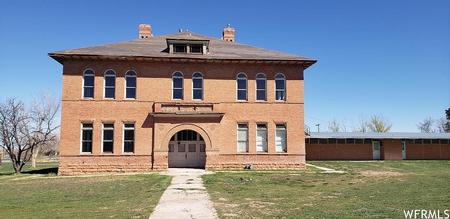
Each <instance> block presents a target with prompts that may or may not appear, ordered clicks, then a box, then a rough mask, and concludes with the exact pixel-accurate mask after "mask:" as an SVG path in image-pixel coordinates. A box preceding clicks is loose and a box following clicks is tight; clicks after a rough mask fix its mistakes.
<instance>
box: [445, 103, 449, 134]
mask: <svg viewBox="0 0 450 219" xmlns="http://www.w3.org/2000/svg"><path fill="white" fill-rule="evenodd" d="M445 117H446V118H447V122H446V123H445V125H444V132H450V108H448V109H446V110H445Z"/></svg>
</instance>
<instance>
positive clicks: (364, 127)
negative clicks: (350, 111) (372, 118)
mask: <svg viewBox="0 0 450 219" xmlns="http://www.w3.org/2000/svg"><path fill="white" fill-rule="evenodd" d="M368 127H369V122H367V121H366V120H364V119H361V120H359V124H358V127H356V128H355V131H356V132H367V131H368V129H369V128H368Z"/></svg>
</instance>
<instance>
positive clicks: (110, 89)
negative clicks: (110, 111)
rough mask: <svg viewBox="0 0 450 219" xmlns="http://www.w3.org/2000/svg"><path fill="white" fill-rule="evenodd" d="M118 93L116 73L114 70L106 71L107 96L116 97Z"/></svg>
mask: <svg viewBox="0 0 450 219" xmlns="http://www.w3.org/2000/svg"><path fill="white" fill-rule="evenodd" d="M115 93H116V73H115V72H114V71H113V70H108V71H106V72H105V98H111V99H114V98H115V96H116V95H115Z"/></svg>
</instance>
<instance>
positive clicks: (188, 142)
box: [168, 129, 206, 168]
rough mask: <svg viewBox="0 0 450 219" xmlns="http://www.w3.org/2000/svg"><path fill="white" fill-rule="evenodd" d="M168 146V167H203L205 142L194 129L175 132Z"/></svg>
mask: <svg viewBox="0 0 450 219" xmlns="http://www.w3.org/2000/svg"><path fill="white" fill-rule="evenodd" d="M168 147H169V148H168V149H169V156H168V164H169V168H173V167H178V168H205V163H206V144H205V140H204V139H203V137H202V136H201V135H200V134H199V133H197V132H196V131H194V130H190V129H184V130H181V131H178V132H176V133H175V134H174V135H173V136H172V137H171V138H170V141H169V144H168Z"/></svg>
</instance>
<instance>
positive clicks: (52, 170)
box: [0, 167, 58, 176]
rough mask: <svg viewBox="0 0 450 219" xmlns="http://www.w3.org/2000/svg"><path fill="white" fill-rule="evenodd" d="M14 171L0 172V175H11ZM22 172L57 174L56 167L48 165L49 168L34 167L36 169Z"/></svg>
mask: <svg viewBox="0 0 450 219" xmlns="http://www.w3.org/2000/svg"><path fill="white" fill-rule="evenodd" d="M13 174H15V173H14V172H0V176H8V175H13ZM22 174H41V175H48V174H55V175H56V174H58V167H49V168H42V169H36V170H22Z"/></svg>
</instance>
